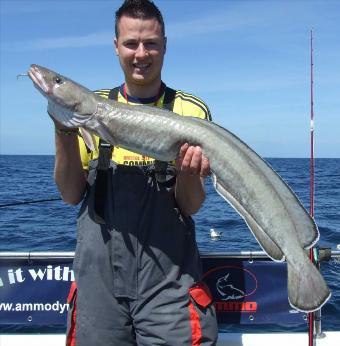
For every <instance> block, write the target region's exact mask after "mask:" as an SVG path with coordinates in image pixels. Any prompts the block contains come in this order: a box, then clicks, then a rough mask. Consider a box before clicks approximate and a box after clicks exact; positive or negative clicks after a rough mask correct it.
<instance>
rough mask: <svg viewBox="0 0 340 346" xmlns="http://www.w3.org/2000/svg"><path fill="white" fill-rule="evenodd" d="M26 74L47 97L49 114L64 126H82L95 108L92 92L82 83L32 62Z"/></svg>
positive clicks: (95, 103)
mask: <svg viewBox="0 0 340 346" xmlns="http://www.w3.org/2000/svg"><path fill="white" fill-rule="evenodd" d="M28 75H29V77H30V78H31V80H32V82H33V84H34V86H35V87H36V88H37V89H38V90H39V92H40V93H41V94H42V95H43V96H45V97H46V98H47V99H48V102H49V110H50V114H51V115H52V116H53V117H54V118H55V119H56V120H57V121H59V122H61V123H62V124H64V125H66V126H82V125H83V124H85V123H86V122H87V121H88V120H89V119H90V118H91V117H92V115H93V114H94V113H95V112H96V110H97V102H96V99H95V96H94V94H93V93H92V92H91V91H90V90H89V89H87V88H85V87H83V86H82V85H80V84H78V83H76V82H74V81H73V80H71V79H69V78H67V77H64V76H63V75H61V74H59V73H57V72H54V71H52V70H50V69H48V68H46V67H42V66H39V65H35V64H32V65H31V67H30V69H29V71H28Z"/></svg>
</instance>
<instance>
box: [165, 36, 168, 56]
mask: <svg viewBox="0 0 340 346" xmlns="http://www.w3.org/2000/svg"><path fill="white" fill-rule="evenodd" d="M167 41H168V39H167V37H166V36H164V54H165V52H166V44H167Z"/></svg>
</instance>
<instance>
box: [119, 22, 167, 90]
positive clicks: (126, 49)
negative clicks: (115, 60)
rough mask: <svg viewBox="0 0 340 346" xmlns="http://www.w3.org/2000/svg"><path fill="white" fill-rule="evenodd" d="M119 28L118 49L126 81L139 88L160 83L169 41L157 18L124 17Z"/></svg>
mask: <svg viewBox="0 0 340 346" xmlns="http://www.w3.org/2000/svg"><path fill="white" fill-rule="evenodd" d="M118 29H119V37H118V38H116V39H115V47H116V53H117V55H118V56H119V61H120V64H121V66H122V69H123V71H124V74H125V79H126V81H127V82H130V83H134V84H139V85H150V84H152V83H153V82H157V81H159V80H160V79H161V69H162V65H163V60H164V54H165V46H166V39H165V37H164V36H163V34H162V28H161V25H160V24H159V23H158V21H157V19H155V18H153V19H138V18H130V17H126V16H123V17H121V18H120V21H119V23H118Z"/></svg>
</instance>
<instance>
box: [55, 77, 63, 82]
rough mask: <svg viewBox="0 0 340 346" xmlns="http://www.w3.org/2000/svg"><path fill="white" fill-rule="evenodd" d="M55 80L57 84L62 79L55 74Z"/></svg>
mask: <svg viewBox="0 0 340 346" xmlns="http://www.w3.org/2000/svg"><path fill="white" fill-rule="evenodd" d="M55 82H56V83H57V84H61V83H62V82H63V81H62V79H61V78H60V77H59V76H56V77H55Z"/></svg>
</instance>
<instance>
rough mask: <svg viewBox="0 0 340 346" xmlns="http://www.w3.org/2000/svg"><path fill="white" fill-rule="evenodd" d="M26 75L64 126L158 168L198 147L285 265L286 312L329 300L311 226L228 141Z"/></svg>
mask: <svg viewBox="0 0 340 346" xmlns="http://www.w3.org/2000/svg"><path fill="white" fill-rule="evenodd" d="M28 75H29V77H30V78H31V79H32V81H33V83H34V85H35V87H36V88H37V89H38V90H39V91H40V92H41V93H42V94H43V95H44V96H45V97H46V98H47V99H48V102H49V107H50V109H52V110H53V111H52V113H53V114H54V116H55V118H56V120H57V121H59V122H60V123H62V124H64V125H65V126H69V127H81V128H83V129H85V130H87V131H89V132H90V133H94V134H96V135H98V136H99V137H101V138H103V139H104V140H105V141H107V142H109V143H111V144H113V145H116V146H120V147H123V148H126V149H129V150H132V151H135V152H138V153H141V154H143V155H147V156H150V157H154V158H155V159H157V160H161V161H170V160H173V159H175V157H176V156H177V154H178V152H179V148H180V146H181V145H182V144H183V143H189V144H190V145H199V146H200V147H201V148H202V151H203V153H204V155H205V156H206V157H207V158H208V159H209V162H210V167H211V171H212V180H213V183H214V186H215V189H216V191H217V192H218V193H219V194H220V195H221V196H222V197H223V198H224V199H225V200H226V201H227V202H228V203H230V204H231V206H232V207H234V208H235V209H236V211H237V212H238V213H239V214H240V215H241V216H242V217H243V218H244V220H245V221H246V223H247V225H248V226H249V228H250V230H251V231H252V233H253V234H254V236H255V238H256V239H257V241H258V242H259V244H260V245H261V246H262V248H263V249H264V251H265V252H266V253H267V254H268V255H269V256H270V257H271V258H272V259H274V260H276V261H283V260H284V259H286V261H287V271H288V298H289V302H290V304H291V305H292V306H293V307H294V308H296V309H298V310H300V311H306V312H310V311H314V310H317V309H319V308H320V307H321V306H322V305H323V304H324V303H325V302H326V301H327V300H328V298H329V297H330V291H329V289H328V287H327V284H326V283H325V281H324V279H323V277H322V276H321V274H320V273H319V271H318V270H317V269H316V267H315V266H314V265H313V264H312V263H311V262H310V260H309V258H308V256H307V254H306V251H305V250H304V249H308V248H310V247H311V246H313V245H314V244H315V243H316V242H317V241H318V238H319V232H318V229H317V227H316V224H315V222H314V221H313V219H312V218H311V217H310V215H309V214H308V212H307V211H306V210H305V208H304V207H303V206H302V204H301V203H300V201H299V200H298V198H297V197H296V195H295V194H294V193H293V192H292V190H291V189H290V188H289V187H288V185H287V184H286V183H285V182H284V181H283V180H282V179H281V178H280V176H279V175H278V174H276V173H275V172H274V171H273V170H272V168H271V167H270V166H269V165H268V164H267V163H266V162H265V161H264V160H263V159H261V157H260V156H258V155H257V154H256V153H255V152H254V151H253V150H252V149H251V148H249V147H248V146H247V145H246V144H245V143H244V142H242V141H241V140H240V139H239V138H237V137H236V136H235V135H233V134H232V133H230V132H229V131H227V130H226V129H224V128H222V127H220V126H218V125H216V124H214V123H212V122H208V121H205V120H201V119H197V118H194V117H184V116H179V115H176V114H175V113H172V112H170V111H167V110H164V109H160V108H156V107H148V106H129V105H126V104H122V103H118V102H115V101H113V100H106V99H103V98H101V97H100V96H98V95H96V94H95V93H93V92H91V91H90V90H88V89H86V88H85V87H83V86H81V85H79V84H78V83H76V82H74V81H72V80H70V79H68V78H66V77H64V76H62V75H60V74H59V73H55V72H53V71H51V70H49V69H47V68H44V67H41V66H38V65H31V68H30V70H29V72H28Z"/></svg>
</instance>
